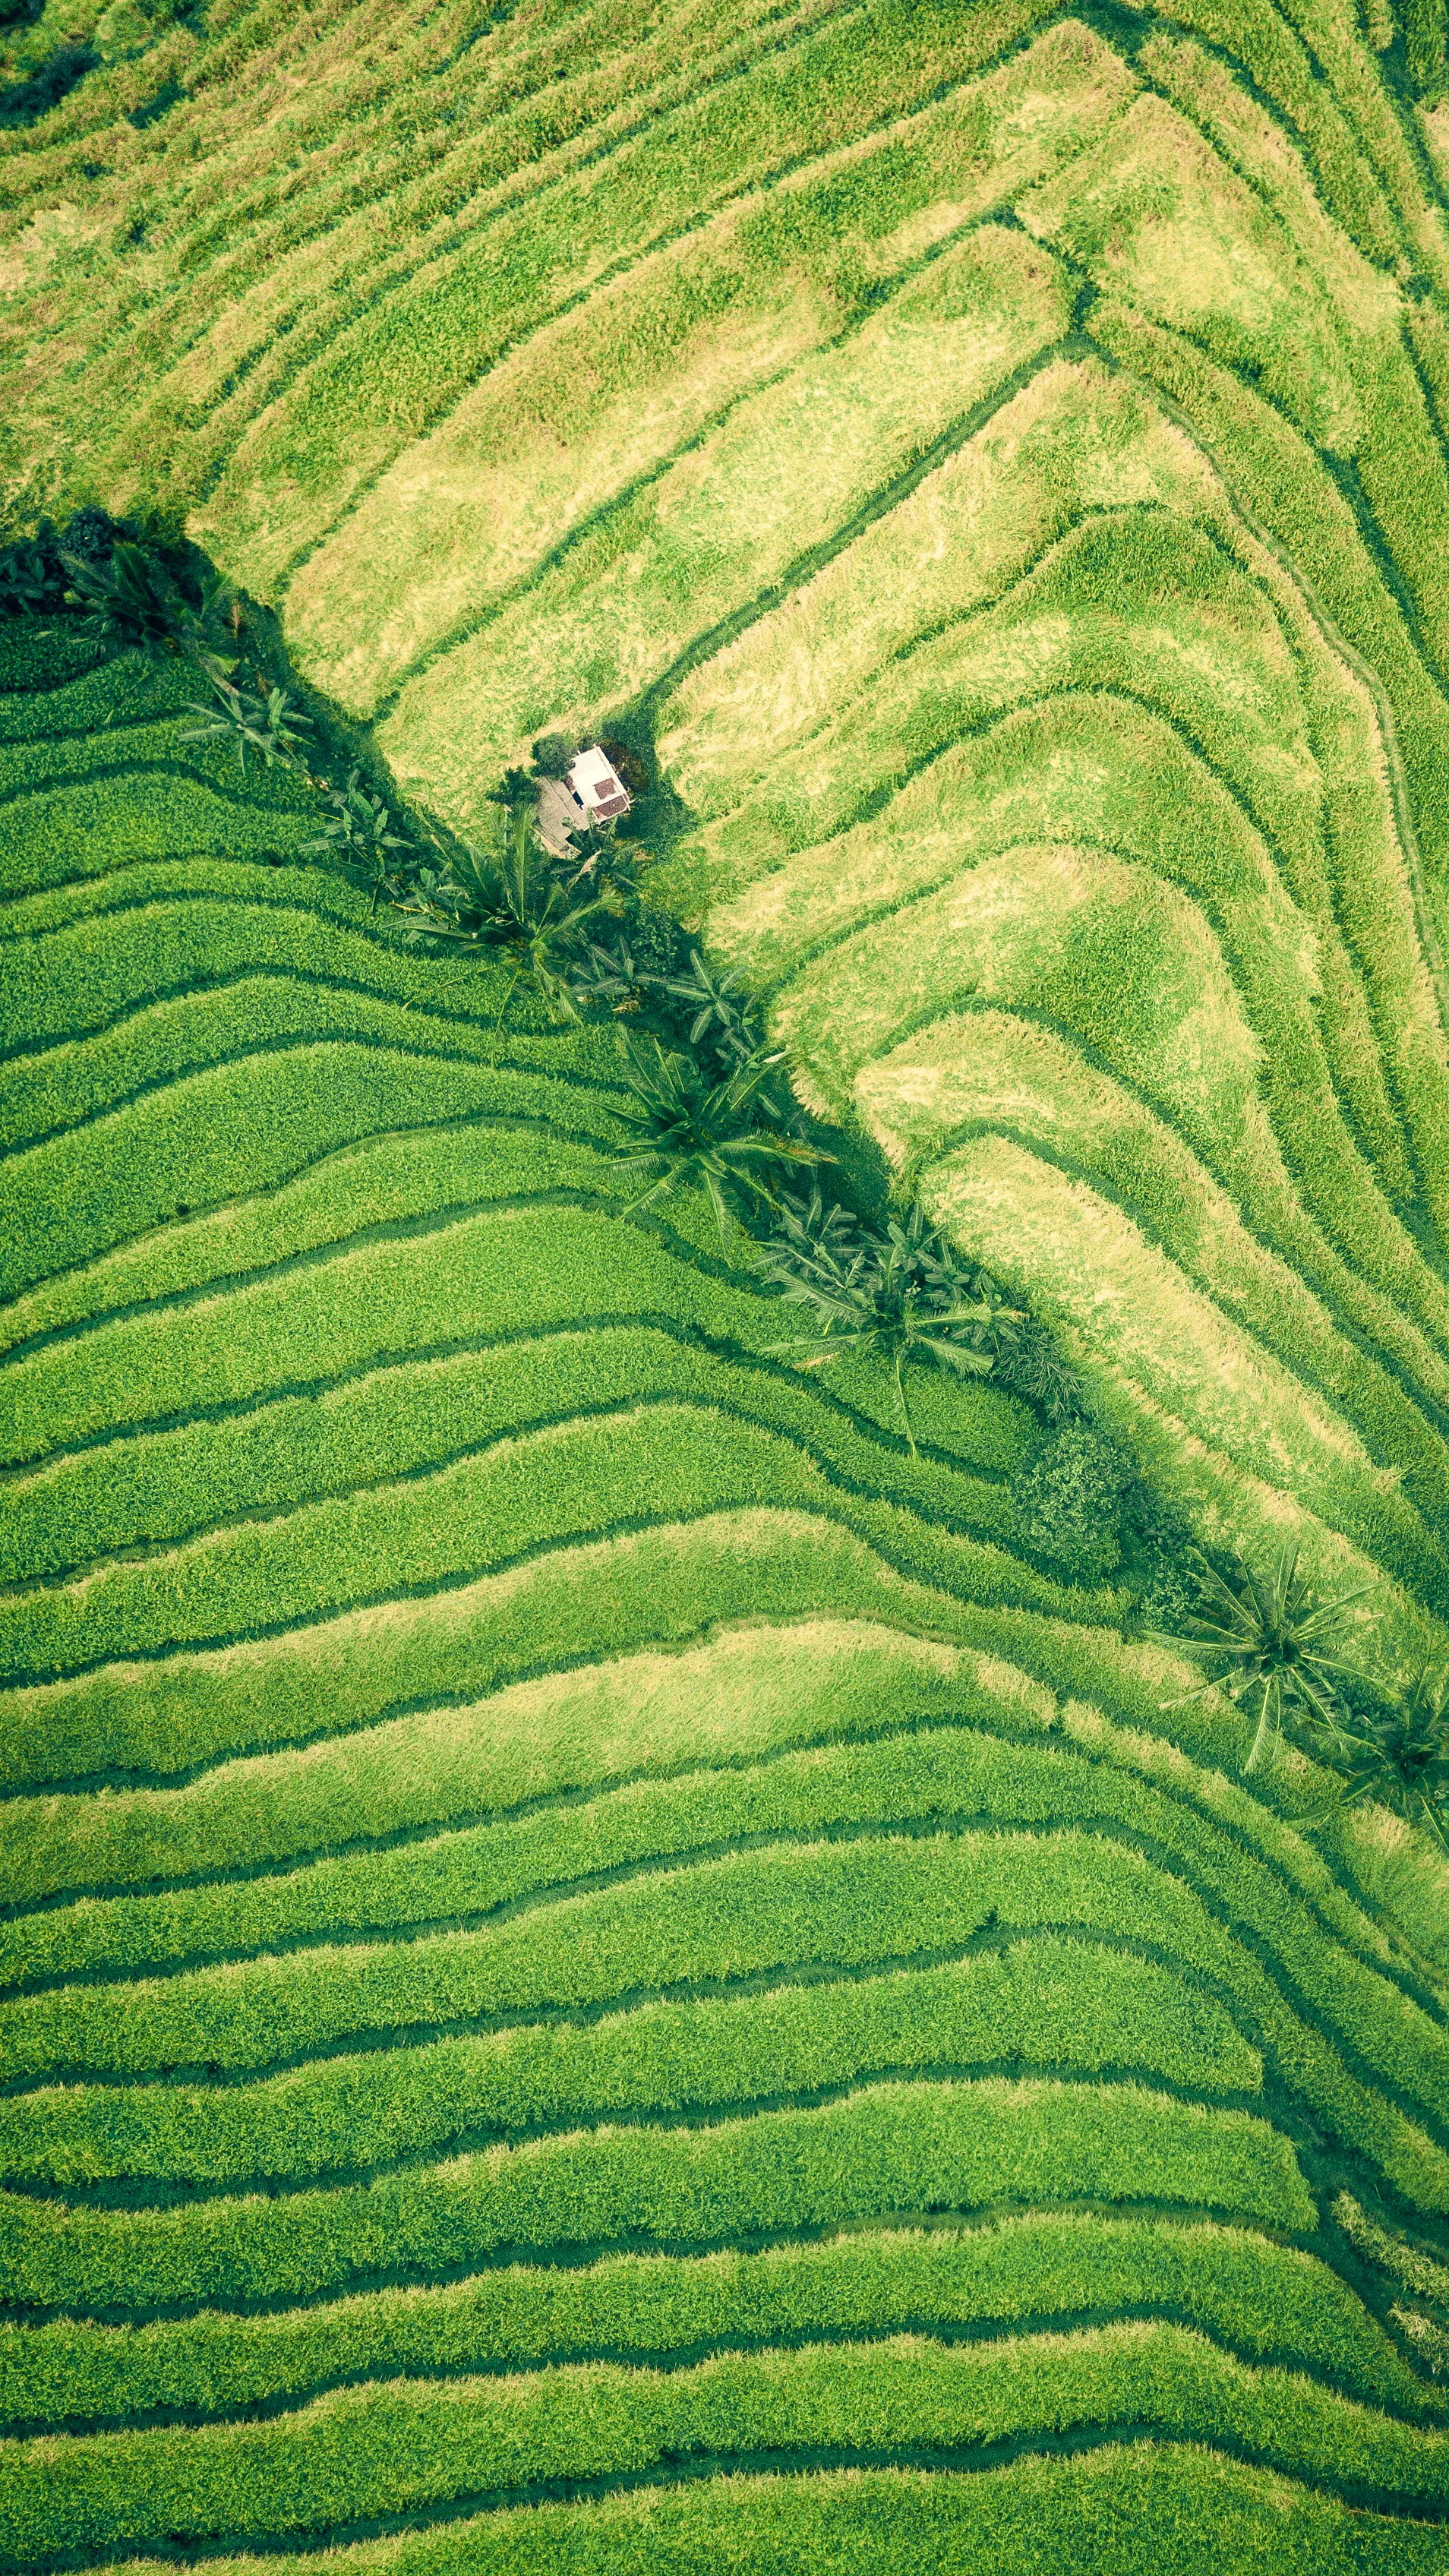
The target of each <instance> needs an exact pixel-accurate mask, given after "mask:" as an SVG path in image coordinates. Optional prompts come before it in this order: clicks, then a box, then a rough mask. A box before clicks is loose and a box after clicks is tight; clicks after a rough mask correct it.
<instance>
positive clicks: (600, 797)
mask: <svg viewBox="0 0 1449 2576" xmlns="http://www.w3.org/2000/svg"><path fill="white" fill-rule="evenodd" d="M632 802H633V799H632V797H631V796H630V794H629V790H628V788H627V787H626V786H625V784H624V781H623V779H622V778H621V777H620V776H619V773H618V771H617V769H616V768H615V767H614V764H613V762H612V761H611V760H610V759H609V758H608V757H607V755H606V754H605V753H604V752H602V751H600V749H599V746H598V744H597V743H596V742H594V743H590V744H588V745H587V747H586V748H585V749H584V750H583V751H581V752H579V753H578V755H577V757H576V758H575V759H574V760H573V762H572V763H571V764H570V767H569V768H568V770H567V771H566V772H565V775H564V776H563V777H562V778H561V779H560V778H543V779H540V781H539V787H538V830H539V838H540V839H541V840H542V842H543V845H544V848H545V849H546V850H552V852H553V854H554V856H555V858H560V859H564V858H567V857H568V855H569V852H570V851H571V850H572V849H573V841H572V838H571V837H570V836H571V835H572V834H573V833H575V832H582V831H587V830H588V828H589V826H590V824H593V823H617V821H618V819H619V817H620V815H621V814H627V813H628V811H629V807H630V805H631V804H632ZM574 855H575V856H577V852H575V853H574Z"/></svg>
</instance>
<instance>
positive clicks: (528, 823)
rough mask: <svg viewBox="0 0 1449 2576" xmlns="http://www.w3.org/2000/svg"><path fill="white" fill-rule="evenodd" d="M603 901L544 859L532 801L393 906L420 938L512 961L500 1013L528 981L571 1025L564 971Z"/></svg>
mask: <svg viewBox="0 0 1449 2576" xmlns="http://www.w3.org/2000/svg"><path fill="white" fill-rule="evenodd" d="M608 900H609V898H608V896H607V895H606V894H601V893H599V892H597V891H596V890H595V889H594V888H593V887H592V885H590V884H589V883H587V882H586V881H585V879H584V876H583V873H582V871H580V870H578V869H575V870H573V871H572V872H570V871H569V869H568V868H567V866H566V865H562V864H561V863H560V862H559V861H558V860H557V859H555V858H553V857H551V856H550V854H549V852H548V851H546V850H545V849H544V847H543V844H542V843H541V841H540V840H539V838H538V832H537V828H536V824H535V818H534V808H533V806H532V804H531V802H529V801H527V800H523V799H521V800H520V801H519V802H517V803H516V804H514V805H512V806H510V807H508V808H507V809H506V819H505V822H504V827H503V834H502V840H501V844H500V846H499V847H498V848H497V849H495V850H487V849H482V850H480V849H474V848H473V847H472V846H471V845H463V844H460V845H459V846H458V847H457V848H456V849H455V850H454V851H453V852H452V853H451V854H450V855H449V857H448V859H447V860H446V862H445V863H444V864H443V865H442V866H441V867H439V868H432V867H427V866H424V867H421V868H419V869H418V870H417V872H416V874H415V876H414V879H413V881H412V883H411V885H410V886H409V888H408V890H407V892H406V894H405V895H402V896H400V897H398V898H396V900H395V903H394V909H395V910H396V911H398V912H400V913H401V914H402V916H403V918H404V920H406V921H408V922H410V923H411V924H412V925H413V927H414V928H415V929H416V930H417V931H418V932H419V934H420V935H423V936H426V937H427V938H430V939H446V940H451V941H452V942H453V944H454V945H455V946H456V947H458V948H463V949H488V950H492V951H493V952H494V953H495V954H496V955H499V956H502V957H503V958H505V959H511V960H512V963H513V975H512V978H511V980H510V982H509V984H508V986H507V988H506V990H505V992H504V996H503V1001H502V1004H501V1006H500V1009H499V1013H498V1021H497V1024H496V1025H498V1026H500V1027H501V1025H502V1022H503V1018H504V1014H505V1013H506V1011H507V1009H508V1005H509V1003H510V1001H511V1000H512V998H513V995H514V992H515V991H516V989H517V987H518V984H519V982H520V980H521V979H522V978H523V977H525V976H527V977H528V978H529V979H530V980H531V981H532V982H533V983H534V984H535V985H536V986H537V988H538V990H539V991H540V992H541V993H542V994H543V996H544V998H545V1000H546V1001H547V1002H548V1003H549V1005H550V1007H551V1009H553V1010H554V1011H555V1012H556V1013H557V1015H558V1016H559V1017H560V1018H561V1019H572V1020H576V1019H577V1018H578V1016H579V1012H578V1005H577V1002H576V1001H575V999H574V995H573V990H572V980H571V973H570V968H571V964H572V961H573V957H574V953H575V951H576V950H577V949H578V948H579V946H580V945H581V943H582V941H583V938H584V925H585V923H586V922H588V921H589V920H591V919H592V918H593V916H594V915H595V914H596V913H598V912H599V911H601V910H602V909H603V907H604V905H605V904H606V902H607V901H608Z"/></svg>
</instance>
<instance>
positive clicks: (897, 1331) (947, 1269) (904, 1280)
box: [757, 1185, 1022, 1457]
mask: <svg viewBox="0 0 1449 2576" xmlns="http://www.w3.org/2000/svg"><path fill="white" fill-rule="evenodd" d="M778 1228H779V1230H778V1233H777V1235H776V1239H775V1241H774V1242H773V1243H772V1244H771V1245H770V1246H769V1247H768V1249H767V1250H766V1251H765V1252H764V1253H762V1254H761V1256H760V1258H759V1262H758V1264H757V1267H758V1268H759V1270H760V1271H761V1273H762V1275H763V1276H764V1277H765V1278H766V1279H767V1280H768V1281H769V1282H770V1284H771V1286H773V1287H776V1288H778V1289H779V1290H780V1291H781V1294H782V1295H783V1296H784V1297H785V1298H787V1299H789V1300H790V1301H791V1302H792V1303H794V1304H795V1305H798V1306H803V1307H804V1308H805V1309H806V1310H807V1312H808V1313H809V1314H810V1315H811V1316H812V1317H813V1319H814V1327H815V1329H814V1330H813V1332H810V1333H806V1334H801V1335H798V1336H797V1337H795V1338H794V1339H792V1340H790V1341H781V1342H775V1343H772V1344H771V1345H769V1348H770V1350H771V1352H772V1353H773V1354H775V1355H777V1356H780V1357H782V1358H790V1359H793V1360H794V1361H795V1363H796V1365H797V1366H798V1367H801V1368H809V1369H816V1368H828V1367H829V1366H830V1365H831V1363H832V1362H833V1361H836V1360H839V1359H843V1358H844V1357H845V1356H846V1354H847V1352H852V1351H853V1352H855V1353H856V1354H857V1355H859V1356H860V1357H869V1358H874V1359H879V1360H882V1361H883V1362H884V1363H885V1365H886V1367H887V1368H888V1369H889V1370H890V1372H891V1375H892V1378H893V1379H894V1382H895V1393H896V1404H897V1407H898V1409H899V1412H900V1417H901V1423H902V1427H903V1429H904V1431H905V1435H906V1440H907V1444H908V1446H909V1448H910V1452H911V1455H912V1457H914V1456H915V1455H916V1454H917V1453H916V1434H915V1425H914V1423H913V1422H912V1419H911V1409H910V1403H909V1400H908V1398H907V1395H906V1369H907V1367H908V1365H909V1364H910V1363H912V1362H916V1363H921V1362H930V1363H932V1364H934V1365H935V1366H937V1367H939V1368H946V1369H949V1370H951V1371H952V1372H953V1374H954V1375H956V1376H957V1377H989V1375H990V1374H991V1371H992V1369H993V1367H994V1366H995V1363H996V1356H997V1352H998V1350H999V1349H1000V1347H1001V1345H1002V1342H1003V1340H1006V1339H1009V1337H1010V1336H1011V1334H1012V1332H1013V1331H1014V1329H1015V1327H1016V1326H1017V1325H1018V1324H1019V1323H1020V1321H1021V1320H1022V1319H1021V1317H1020V1316H1019V1315H1018V1314H1017V1311H1016V1309H1015V1308H1014V1307H1009V1306H1007V1305H1005V1303H1004V1302H1003V1301H1002V1299H1001V1297H1000V1294H999V1292H998V1290H997V1289H996V1286H995V1283H994V1282H993V1281H992V1280H991V1279H989V1278H988V1277H987V1275H986V1274H985V1273H984V1272H981V1271H977V1272H972V1271H971V1270H970V1269H968V1268H967V1267H966V1266H964V1265H963V1264H962V1263H961V1262H960V1261H959V1260H958V1258H957V1256H956V1255H955V1254H954V1253H953V1252H952V1251H951V1249H950V1248H949V1246H947V1245H946V1244H945V1243H943V1242H942V1240H941V1239H940V1237H939V1236H938V1235H936V1234H935V1233H934V1232H933V1231H932V1229H931V1227H930V1226H929V1224H928V1222H927V1220H926V1217H925V1215H924V1212H923V1211H922V1209H921V1207H920V1205H919V1203H917V1204H916V1205H914V1206H913V1207H912V1208H911V1209H910V1210H909V1212H908V1213H907V1214H906V1216H905V1217H904V1218H892V1219H891V1220H890V1222H889V1223H888V1225H887V1227H886V1230H885V1232H884V1233H883V1234H881V1233H877V1232H875V1231H874V1230H872V1229H868V1228H865V1227H862V1226H859V1225H857V1224H856V1223H854V1222H853V1221H852V1220H851V1219H850V1218H849V1216H848V1215H847V1214H846V1212H845V1211H844V1210H843V1209H841V1208H838V1207H830V1206H828V1205H827V1204H826V1202H825V1201H824V1200H823V1199H822V1197H821V1194H820V1191H819V1188H818V1185H817V1187H816V1188H815V1189H814V1190H812V1192H811V1196H810V1199H809V1201H808V1202H807V1203H806V1204H805V1205H803V1206H802V1205H800V1204H798V1203H797V1204H794V1205H791V1204H789V1203H788V1202H787V1203H784V1204H782V1206H781V1208H780V1211H779V1218H778Z"/></svg>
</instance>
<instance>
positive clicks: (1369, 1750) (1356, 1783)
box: [1330, 1664, 1449, 1852]
mask: <svg viewBox="0 0 1449 2576" xmlns="http://www.w3.org/2000/svg"><path fill="white" fill-rule="evenodd" d="M1339 1737H1340V1751H1341V1756H1342V1757H1343V1758H1342V1763H1341V1767H1342V1768H1343V1770H1344V1772H1345V1774H1346V1777H1345V1780H1344V1786H1343V1793H1342V1795H1341V1796H1340V1797H1339V1798H1337V1799H1335V1801H1334V1804H1333V1809H1332V1810H1330V1812H1337V1813H1342V1811H1343V1810H1344V1808H1346V1807H1356V1806H1359V1805H1361V1804H1362V1803H1364V1802H1365V1801H1366V1800H1369V1799H1372V1800H1374V1801H1375V1803H1376V1804H1377V1805H1379V1806H1382V1807H1390V1808H1392V1810H1393V1812H1394V1814H1395V1815H1396V1816H1403V1817H1404V1818H1405V1819H1406V1820H1407V1821H1408V1823H1410V1824H1414V1825H1426V1826H1427V1827H1428V1830H1429V1832H1430V1833H1431V1834H1432V1835H1433V1836H1434V1838H1435V1840H1436V1841H1437V1842H1438V1843H1439V1844H1440V1845H1441V1846H1442V1847H1443V1849H1444V1850H1445V1851H1446V1852H1449V1831H1446V1827H1445V1817H1444V1801H1445V1798H1446V1796H1449V1669H1446V1668H1444V1667H1442V1666H1441V1667H1439V1668H1437V1669H1436V1668H1435V1667H1433V1666H1431V1665H1428V1664H1424V1665H1422V1666H1421V1667H1420V1669H1419V1671H1418V1672H1417V1673H1416V1674H1415V1676H1414V1679H1413V1680H1412V1681H1411V1682H1410V1684H1409V1686H1408V1688H1407V1690H1403V1691H1400V1692H1397V1693H1396V1694H1395V1696H1394V1698H1393V1699H1392V1700H1390V1701H1388V1702H1387V1703H1385V1704H1383V1705H1382V1706H1381V1707H1380V1709H1379V1711H1378V1712H1377V1713H1376V1714H1375V1715H1373V1716H1369V1717H1363V1716H1360V1715H1359V1713H1358V1711H1357V1710H1354V1711H1352V1712H1351V1713H1350V1714H1349V1716H1348V1717H1346V1718H1344V1719H1341V1720H1340V1723H1339Z"/></svg>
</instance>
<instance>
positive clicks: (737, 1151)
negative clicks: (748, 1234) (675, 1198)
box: [618, 1029, 826, 1244]
mask: <svg viewBox="0 0 1449 2576" xmlns="http://www.w3.org/2000/svg"><path fill="white" fill-rule="evenodd" d="M619 1048H620V1052H621V1054H622V1055H623V1058H624V1065H625V1079H626V1081H627V1084H628V1096H627V1097H626V1099H625V1100H624V1102H623V1104H622V1107H621V1111H620V1114H621V1116H622V1117H623V1118H624V1119H625V1121H626V1122H627V1124H628V1125H629V1127H630V1128H631V1129H632V1130H633V1133H632V1134H631V1135H630V1136H629V1137H627V1138H625V1139H623V1140H621V1142H620V1145H619V1148H618V1150H619V1154H620V1156H621V1158H622V1161H623V1163H624V1167H625V1169H626V1170H628V1171H633V1172H635V1173H637V1174H638V1175H639V1176H640V1177H641V1178H643V1179H645V1180H646V1181H647V1182H648V1187H647V1188H646V1189H645V1190H644V1191H643V1192H642V1194H641V1195H640V1196H639V1197H638V1198H636V1199H634V1200H632V1201H631V1202H630V1207H629V1211H628V1212H629V1213H630V1214H631V1215H632V1214H633V1213H634V1211H635V1210H636V1209H639V1208H647V1207H653V1206H655V1205H656V1204H657V1202H658V1201H659V1200H660V1199H662V1198H664V1197H666V1196H667V1195H668V1193H669V1192H670V1191H671V1190H675V1189H680V1188H683V1187H684V1186H686V1185H687V1184H689V1183H691V1182H692V1183H694V1184H695V1185H696V1186H698V1187H699V1188H701V1189H702V1190H703V1191H704V1192H705V1195H706V1196H707V1198H708V1199H709V1202H710V1205H711V1206H712V1208H713V1209H714V1212H715V1217H716V1220H717V1222H718V1225H719V1233H720V1242H721V1244H724V1243H726V1242H727V1241H728V1220H729V1207H728V1202H727V1199H726V1196H725V1193H726V1191H727V1189H729V1188H730V1187H731V1186H735V1187H738V1188H740V1189H743V1190H744V1192H745V1193H746V1195H747V1197H749V1198H750V1199H752V1200H753V1201H755V1202H756V1204H760V1203H763V1202H765V1201H770V1200H772V1199H773V1196H774V1192H773V1191H772V1188H771V1186H770V1180H771V1176H772V1174H774V1173H776V1172H778V1170H779V1169H780V1167H782V1166H788V1165H790V1164H792V1163H793V1164H812V1163H821V1162H823V1161H824V1160H825V1159H826V1158H825V1156H824V1155H823V1154H820V1153H818V1152H817V1151H816V1149H815V1147H814V1146H813V1145H807V1144H805V1143H804V1142H803V1141H802V1139H801V1138H799V1137H797V1136H790V1135H787V1134H786V1133H785V1131H784V1129H783V1128H782V1127H781V1126H780V1125H779V1124H778V1122H777V1119H776V1117H775V1115H774V1114H773V1104H772V1103H771V1102H770V1101H769V1099H768V1097H767V1096H766V1086H767V1084H768V1082H769V1078H770V1076H771V1074H772V1072H773V1071H774V1068H775V1066H776V1065H777V1063H778V1062H779V1058H778V1057H777V1056H756V1057H753V1058H751V1059H749V1060H747V1061H746V1062H744V1063H742V1064H737V1065H736V1066H735V1067H734V1069H733V1071H732V1072H730V1073H728V1074H727V1075H726V1076H725V1078H724V1080H723V1081H720V1082H714V1081H711V1079H710V1077H709V1075H708V1074H707V1073H706V1072H705V1071H704V1070H703V1069H702V1068H701V1066H700V1065H699V1064H698V1063H697V1062H696V1061H695V1059H694V1058H693V1057H692V1056H688V1055H680V1054H678V1053H677V1052H676V1051H675V1049H674V1048H672V1047H665V1046H661V1044H660V1042H659V1040H658V1039H657V1038H652V1039H650V1040H649V1041H648V1043H647V1044H645V1043H641V1041H640V1040H639V1039H637V1038H635V1037H633V1036H631V1035H630V1034H629V1033H628V1032H627V1031H625V1030H623V1029H621V1030H620V1031H619Z"/></svg>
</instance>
